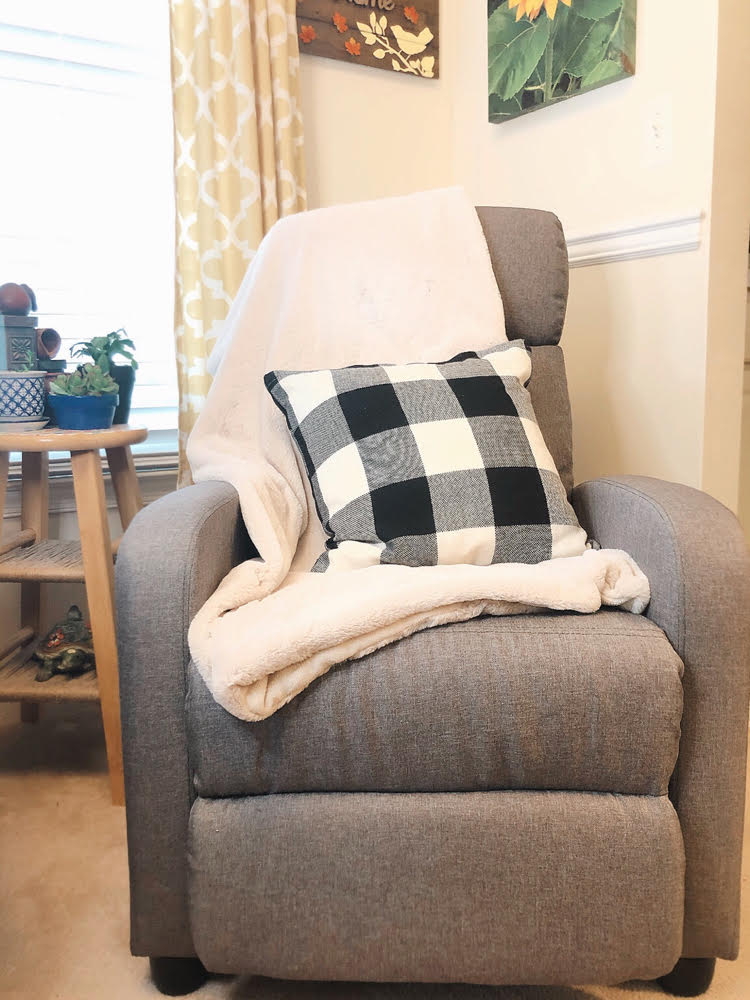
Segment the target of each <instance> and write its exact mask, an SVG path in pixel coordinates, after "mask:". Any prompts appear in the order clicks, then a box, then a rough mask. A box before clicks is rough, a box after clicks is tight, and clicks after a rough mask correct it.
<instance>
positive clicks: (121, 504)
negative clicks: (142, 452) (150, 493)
mask: <svg viewBox="0 0 750 1000" xmlns="http://www.w3.org/2000/svg"><path fill="white" fill-rule="evenodd" d="M107 462H108V464H109V471H110V474H111V476H112V485H113V486H114V488H115V496H116V497H117V509H118V510H119V511H120V520H121V521H122V530H123V531H127V529H128V525H129V524H130V522H131V521H132V520H133V518H134V517H135V515H136V514H137V513H138V511H139V510H140V509H141V507H142V506H143V499H142V498H141V489H140V486H139V485H138V476H137V475H136V471H135V464H134V462H133V454H132V452H131V450H130V448H129V447H128V446H127V445H126V446H125V447H124V448H107Z"/></svg>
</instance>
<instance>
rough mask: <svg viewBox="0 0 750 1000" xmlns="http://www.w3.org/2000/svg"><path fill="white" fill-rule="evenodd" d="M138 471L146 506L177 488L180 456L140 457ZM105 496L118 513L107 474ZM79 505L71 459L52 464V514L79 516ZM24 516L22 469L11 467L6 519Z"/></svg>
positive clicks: (6, 499) (137, 463)
mask: <svg viewBox="0 0 750 1000" xmlns="http://www.w3.org/2000/svg"><path fill="white" fill-rule="evenodd" d="M135 464H136V470H137V472H138V482H139V484H140V487H141V494H142V496H143V502H144V503H152V502H153V501H154V500H158V499H159V497H161V496H164V494H165V493H171V492H172V490H174V489H176V487H177V456H176V455H139V456H136V459H135ZM104 493H105V497H106V501H107V507H108V508H109V509H110V510H114V509H115V508H116V507H117V501H116V499H115V494H114V490H113V488H112V480H111V479H110V477H109V473H108V472H107V471H106V466H105V475H104ZM75 509H76V502H75V496H74V494H73V476H72V473H71V469H70V460H69V459H68V460H62V461H59V462H51V463H50V490H49V512H50V514H72V513H75ZM20 516H21V470H20V467H18V466H16V467H13V466H11V474H10V480H9V482H8V492H7V494H6V497H5V511H4V517H7V518H14V517H20Z"/></svg>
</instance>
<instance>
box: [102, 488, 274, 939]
mask: <svg viewBox="0 0 750 1000" xmlns="http://www.w3.org/2000/svg"><path fill="white" fill-rule="evenodd" d="M253 554H255V553H254V552H253V551H252V550H251V546H250V542H249V539H248V537H247V533H246V531H245V528H244V524H243V521H242V517H241V514H240V507H239V499H238V496H237V493H236V491H235V490H234V488H233V487H232V486H230V485H229V484H228V483H220V482H206V483H199V484H198V485H196V486H190V487H188V488H186V489H183V490H179V491H178V492H176V493H170V494H169V495H168V496H165V497H162V498H161V499H160V500H157V501H156V503H153V504H151V505H150V506H148V507H146V508H144V509H143V510H142V511H141V512H140V513H139V514H138V516H137V517H136V518H134V520H133V522H132V523H131V525H130V527H129V528H128V530H127V532H126V533H125V536H124V538H123V540H122V542H121V544H120V548H119V551H118V554H117V566H116V571H115V591H116V603H117V642H118V650H119V666H120V700H121V706H122V728H123V734H122V735H123V760H124V767H125V796H126V803H127V826H128V854H129V860H130V910H131V950H132V952H133V954H134V955H158V956H166V957H170V956H171V957H180V956H183V955H184V956H188V955H192V954H193V944H192V938H191V936H190V928H189V922H188V908H187V873H186V863H187V825H188V815H189V812H190V806H191V804H192V800H193V788H192V778H191V776H190V768H189V763H188V749H187V736H186V729H185V693H186V681H185V674H186V669H187V665H188V661H189V658H190V653H189V650H188V644H187V630H188V626H189V625H190V622H191V620H192V618H193V616H194V615H195V613H196V612H197V611H198V609H199V608H200V607H201V605H202V604H203V603H204V601H205V600H206V599H207V598H208V597H209V596H210V595H211V593H212V592H213V591H214V590H215V589H216V587H217V586H218V584H219V583H220V581H221V580H222V578H223V577H224V576H226V574H227V573H228V572H229V570H230V569H231V568H232V567H233V566H235V565H236V564H237V563H239V562H241V561H242V560H244V559H247V558H249V557H250V555H253Z"/></svg>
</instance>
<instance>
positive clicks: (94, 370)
mask: <svg viewBox="0 0 750 1000" xmlns="http://www.w3.org/2000/svg"><path fill="white" fill-rule="evenodd" d="M49 391H50V392H51V393H54V394H55V395H56V396H109V395H113V394H115V393H117V392H118V386H117V382H115V380H114V379H113V378H112V376H111V375H110V374H108V373H107V372H103V371H102V370H101V368H100V367H99V366H98V365H92V364H86V365H79V366H78V368H76V370H75V371H74V372H71V373H70V374H69V375H64V374H63V375H58V376H57V378H56V379H54V380H53V381H52V382H51V383H50V387H49Z"/></svg>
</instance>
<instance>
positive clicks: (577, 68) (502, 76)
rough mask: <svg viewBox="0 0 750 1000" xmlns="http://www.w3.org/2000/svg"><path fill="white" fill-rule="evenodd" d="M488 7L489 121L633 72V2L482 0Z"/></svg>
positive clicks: (608, 0) (510, 115)
mask: <svg viewBox="0 0 750 1000" xmlns="http://www.w3.org/2000/svg"><path fill="white" fill-rule="evenodd" d="M540 7H541V9H539V8H540ZM488 11H489V18H488V38H489V80H488V82H489V105H490V108H489V110H490V120H491V121H504V120H506V119H508V118H514V117H516V116H517V115H519V114H523V113H525V112H526V111H532V110H534V109H535V108H538V107H543V106H544V105H546V104H550V103H555V102H557V101H560V100H563V99H564V98H567V97H572V96H573V95H574V94H576V93H580V91H582V90H586V89H590V88H593V87H600V86H602V85H604V84H605V83H611V82H613V81H614V80H618V79H622V78H623V77H624V76H627V75H628V74H630V73H632V72H634V63H635V12H636V0H570V5H566V4H565V0H562V2H560V3H557V4H554V3H552V2H551V0H549V2H548V0H542V2H541V4H536V3H535V2H534V0H518V2H517V3H514V4H513V9H511V8H510V6H509V0H501V2H500V3H499V4H498V3H497V0H489V4H488ZM535 11H536V13H535ZM519 12H520V16H519ZM550 12H551V13H552V15H553V16H552V17H551V16H550Z"/></svg>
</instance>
